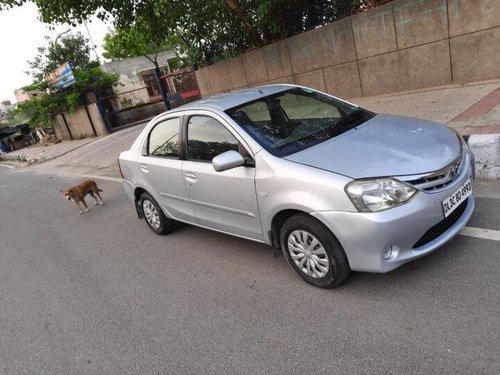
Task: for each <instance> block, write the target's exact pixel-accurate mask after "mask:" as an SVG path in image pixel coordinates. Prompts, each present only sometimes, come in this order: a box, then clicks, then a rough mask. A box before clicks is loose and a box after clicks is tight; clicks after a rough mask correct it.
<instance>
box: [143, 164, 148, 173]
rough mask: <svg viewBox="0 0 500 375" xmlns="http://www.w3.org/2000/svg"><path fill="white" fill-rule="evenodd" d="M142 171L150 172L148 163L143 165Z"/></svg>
mask: <svg viewBox="0 0 500 375" xmlns="http://www.w3.org/2000/svg"><path fill="white" fill-rule="evenodd" d="M141 171H143V172H144V173H148V172H149V167H148V166H147V165H144V164H143V165H141Z"/></svg>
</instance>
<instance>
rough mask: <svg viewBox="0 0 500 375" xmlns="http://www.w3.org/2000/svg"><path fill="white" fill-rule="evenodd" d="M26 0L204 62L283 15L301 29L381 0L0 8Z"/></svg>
mask: <svg viewBox="0 0 500 375" xmlns="http://www.w3.org/2000/svg"><path fill="white" fill-rule="evenodd" d="M28 1H30V2H34V3H36V4H37V6H38V9H39V11H40V18H41V20H42V21H43V22H46V23H69V24H71V25H76V24H79V23H82V22H83V21H86V20H88V19H89V18H90V17H91V16H92V15H94V14H96V15H97V16H98V17H99V18H101V19H103V20H112V21H113V23H114V25H115V28H116V29H117V30H118V31H117V32H118V33H130V32H132V33H133V35H134V38H133V39H135V40H136V37H138V36H137V33H139V34H140V39H141V40H143V41H145V42H146V43H145V44H144V45H148V46H151V45H150V42H152V41H155V36H156V40H157V41H158V43H159V45H164V44H166V45H171V46H174V47H175V49H176V50H183V51H185V53H186V54H187V55H188V56H189V57H190V58H191V60H192V62H193V63H201V64H203V63H213V62H215V61H217V60H220V59H223V58H226V57H231V56H234V55H236V54H238V53H240V52H242V51H243V50H246V49H249V48H254V47H260V46H263V45H266V44H269V43H271V42H273V41H275V40H277V39H279V38H282V37H285V36H287V32H286V30H285V28H284V27H283V25H284V19H285V17H284V16H285V14H290V13H292V14H294V15H295V17H296V20H297V23H298V31H301V30H305V29H307V28H308V27H314V25H318V24H323V23H326V22H330V21H332V20H334V19H336V17H338V16H339V14H340V10H341V11H342V12H344V13H345V11H346V9H347V11H348V12H349V11H353V10H354V9H358V8H359V7H361V6H362V5H365V6H366V4H368V3H374V2H379V1H381V0H325V2H324V3H322V4H321V7H320V8H318V5H317V1H312V0H142V1H130V0H87V1H81V0H50V1H47V0H0V9H2V8H7V7H12V6H18V5H20V4H23V3H25V2H28ZM312 5H315V6H316V9H317V10H316V11H313V8H312V7H311V6H312ZM344 13H342V14H344ZM344 15H345V14H344ZM311 25H312V26H311ZM132 30H133V31H132ZM122 46H124V45H122ZM126 46H128V47H132V46H131V45H130V44H126ZM133 49H135V47H134V48H132V50H133ZM141 54H143V53H141Z"/></svg>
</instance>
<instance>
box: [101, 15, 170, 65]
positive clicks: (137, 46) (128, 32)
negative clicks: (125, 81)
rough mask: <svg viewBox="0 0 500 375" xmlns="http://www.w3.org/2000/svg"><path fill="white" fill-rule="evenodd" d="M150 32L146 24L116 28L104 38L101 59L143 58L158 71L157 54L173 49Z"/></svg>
mask: <svg viewBox="0 0 500 375" xmlns="http://www.w3.org/2000/svg"><path fill="white" fill-rule="evenodd" d="M166 39H167V38H161V37H159V36H158V33H155V31H154V30H151V28H150V26H149V25H148V24H144V25H143V24H139V23H134V24H133V25H131V26H130V27H127V28H124V27H117V28H116V29H115V30H114V31H113V32H112V33H109V34H106V35H105V37H104V44H103V48H104V52H103V54H102V55H103V57H104V58H107V59H124V58H128V57H136V56H144V57H146V58H147V59H148V60H149V61H151V63H153V65H154V66H155V68H156V69H158V70H159V69H160V66H159V62H158V54H159V53H160V52H162V51H167V50H172V49H174V48H175V47H174V46H172V45H171V44H169V43H168V41H167V40H166Z"/></svg>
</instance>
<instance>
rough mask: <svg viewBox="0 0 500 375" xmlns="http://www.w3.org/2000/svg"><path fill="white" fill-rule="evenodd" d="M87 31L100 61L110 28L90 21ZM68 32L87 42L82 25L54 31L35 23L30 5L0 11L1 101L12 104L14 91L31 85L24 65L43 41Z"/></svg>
mask: <svg viewBox="0 0 500 375" xmlns="http://www.w3.org/2000/svg"><path fill="white" fill-rule="evenodd" d="M87 27H88V29H89V32H90V35H91V37H92V40H93V42H94V44H95V45H96V46H97V49H96V50H97V54H98V55H99V57H101V53H102V47H101V45H102V40H103V39H104V35H105V34H106V33H107V32H108V31H109V30H111V26H110V25H106V24H104V23H103V22H102V21H100V20H98V19H97V18H93V19H92V20H91V22H88V23H87ZM68 29H72V31H74V32H77V31H80V32H81V33H82V34H83V36H84V37H86V38H87V39H89V35H88V33H87V30H86V29H85V26H83V25H81V26H78V27H76V28H72V27H70V26H68V25H56V26H55V30H53V31H52V30H49V27H48V25H46V24H44V23H42V22H40V21H39V20H38V16H37V7H36V5H35V4H32V3H28V4H25V5H23V6H22V7H17V8H13V9H10V10H5V11H0V101H2V100H5V99H7V100H10V101H11V102H12V103H14V102H15V99H16V98H15V96H14V90H15V89H18V88H21V87H23V86H26V85H28V84H30V83H31V78H30V76H28V75H27V74H25V73H24V72H25V71H26V70H28V69H29V67H28V63H27V61H28V60H32V59H33V58H34V57H35V56H36V54H37V48H38V47H39V46H43V45H46V41H45V39H44V38H43V37H44V36H45V35H49V36H51V37H52V38H55V37H57V35H58V34H60V33H61V32H64V31H66V30H68Z"/></svg>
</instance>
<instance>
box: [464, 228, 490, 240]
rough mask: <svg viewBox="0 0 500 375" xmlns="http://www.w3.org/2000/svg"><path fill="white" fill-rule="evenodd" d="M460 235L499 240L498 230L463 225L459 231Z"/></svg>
mask: <svg viewBox="0 0 500 375" xmlns="http://www.w3.org/2000/svg"><path fill="white" fill-rule="evenodd" d="M460 234H461V235H464V236H469V237H476V238H483V239H485V240H493V241H500V230H492V229H483V228H474V227H465V228H464V229H462V230H461V231H460Z"/></svg>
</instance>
